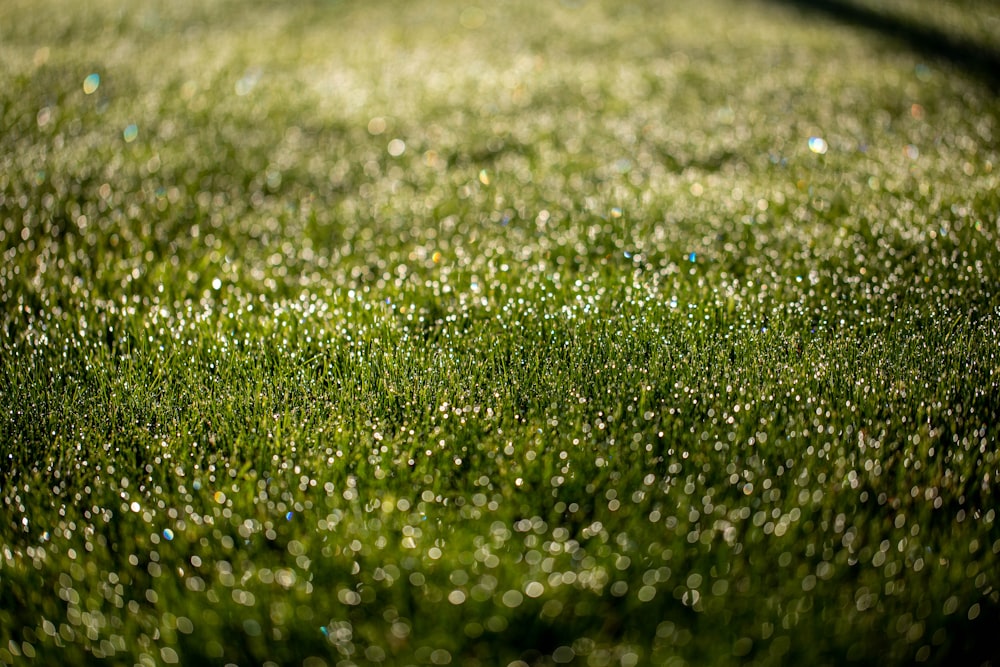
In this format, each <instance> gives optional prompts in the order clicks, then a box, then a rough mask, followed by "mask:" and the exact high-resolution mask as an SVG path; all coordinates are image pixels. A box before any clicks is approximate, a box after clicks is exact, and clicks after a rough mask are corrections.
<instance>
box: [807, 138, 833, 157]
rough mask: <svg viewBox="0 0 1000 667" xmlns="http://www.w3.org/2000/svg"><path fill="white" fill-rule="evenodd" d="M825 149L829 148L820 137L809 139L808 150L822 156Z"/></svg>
mask: <svg viewBox="0 0 1000 667" xmlns="http://www.w3.org/2000/svg"><path fill="white" fill-rule="evenodd" d="M827 148H829V146H828V145H827V143H826V140H825V139H823V138H822V137H809V150H811V151H812V152H813V153H816V154H817V155H823V154H825V153H826V150H827Z"/></svg>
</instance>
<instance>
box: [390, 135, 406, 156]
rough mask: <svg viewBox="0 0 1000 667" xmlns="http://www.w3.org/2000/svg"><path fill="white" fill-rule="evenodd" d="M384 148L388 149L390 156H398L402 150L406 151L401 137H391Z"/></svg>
mask: <svg viewBox="0 0 1000 667" xmlns="http://www.w3.org/2000/svg"><path fill="white" fill-rule="evenodd" d="M386 150H388V151H389V155H391V156H392V157H399V156H400V155H402V154H403V153H404V152H406V142H405V141H403V140H402V139H393V140H392V141H390V142H389V145H388V146H387V147H386Z"/></svg>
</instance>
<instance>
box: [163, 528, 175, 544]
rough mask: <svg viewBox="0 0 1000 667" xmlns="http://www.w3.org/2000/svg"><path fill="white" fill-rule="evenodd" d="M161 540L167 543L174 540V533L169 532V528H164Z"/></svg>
mask: <svg viewBox="0 0 1000 667" xmlns="http://www.w3.org/2000/svg"><path fill="white" fill-rule="evenodd" d="M163 539H165V540H167V541H168V542H169V541H170V540H172V539H174V531H172V530H170V529H169V528H164V529H163Z"/></svg>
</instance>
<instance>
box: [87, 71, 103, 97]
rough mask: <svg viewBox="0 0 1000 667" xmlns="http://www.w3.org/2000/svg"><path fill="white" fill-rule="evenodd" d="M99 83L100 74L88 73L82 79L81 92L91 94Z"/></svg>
mask: <svg viewBox="0 0 1000 667" xmlns="http://www.w3.org/2000/svg"><path fill="white" fill-rule="evenodd" d="M100 85H101V75H100V74H97V73H96V72H95V73H93V74H88V75H87V78H86V79H84V80H83V93H84V94H85V95H91V94H93V93H94V92H96V91H97V87H98V86H100Z"/></svg>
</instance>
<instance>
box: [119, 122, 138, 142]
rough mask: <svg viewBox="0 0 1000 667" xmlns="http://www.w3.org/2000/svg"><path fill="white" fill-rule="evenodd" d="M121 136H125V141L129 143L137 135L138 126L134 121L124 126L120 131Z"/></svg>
mask: <svg viewBox="0 0 1000 667" xmlns="http://www.w3.org/2000/svg"><path fill="white" fill-rule="evenodd" d="M122 136H123V137H124V138H125V142H126V143H129V144H130V143H132V142H133V141H135V138H136V137H138V136H139V128H138V127H137V126H136V125H135V124H134V123H133V124H131V125H128V126H126V127H125V131H124V132H122Z"/></svg>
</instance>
